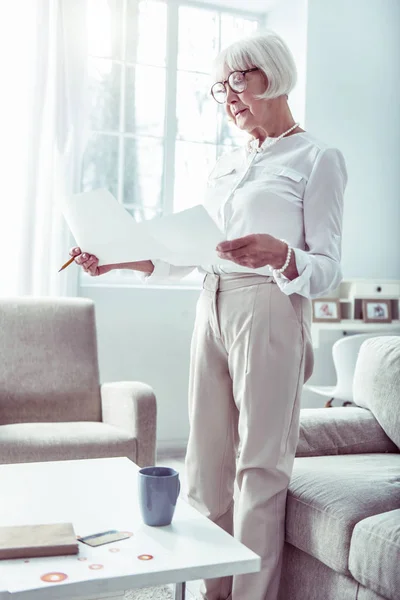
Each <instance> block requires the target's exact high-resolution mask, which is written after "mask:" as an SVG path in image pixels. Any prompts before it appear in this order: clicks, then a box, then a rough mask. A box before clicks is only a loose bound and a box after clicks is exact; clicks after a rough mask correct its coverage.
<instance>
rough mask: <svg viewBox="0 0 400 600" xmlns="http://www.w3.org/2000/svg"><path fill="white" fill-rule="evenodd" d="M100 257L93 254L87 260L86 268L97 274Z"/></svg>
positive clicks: (92, 273)
mask: <svg viewBox="0 0 400 600" xmlns="http://www.w3.org/2000/svg"><path fill="white" fill-rule="evenodd" d="M98 262H99V261H98V259H97V257H96V256H91V257H90V258H89V260H87V261H86V262H85V269H86V270H87V271H88V272H89V273H90V274H91V275H95V274H96V272H97V263H98Z"/></svg>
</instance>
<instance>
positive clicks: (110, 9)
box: [87, 0, 123, 58]
mask: <svg viewBox="0 0 400 600" xmlns="http://www.w3.org/2000/svg"><path fill="white" fill-rule="evenodd" d="M122 7H123V2H122V1H121V0H89V3H88V21H87V23H88V25H87V27H88V47H89V54H91V55H93V56H105V57H108V58H121V39H122Z"/></svg>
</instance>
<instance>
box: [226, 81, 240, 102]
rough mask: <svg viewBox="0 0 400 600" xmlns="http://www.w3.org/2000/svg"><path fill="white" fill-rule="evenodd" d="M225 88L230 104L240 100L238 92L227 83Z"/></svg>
mask: <svg viewBox="0 0 400 600" xmlns="http://www.w3.org/2000/svg"><path fill="white" fill-rule="evenodd" d="M225 89H226V101H227V103H228V104H231V103H232V102H235V101H236V102H237V101H238V100H239V97H238V95H237V94H236V92H233V91H232V90H231V88H230V87H229V85H228V84H227V83H226V84H225Z"/></svg>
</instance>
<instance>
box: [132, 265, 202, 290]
mask: <svg viewBox="0 0 400 600" xmlns="http://www.w3.org/2000/svg"><path fill="white" fill-rule="evenodd" d="M151 262H152V263H153V265H154V271H153V272H152V273H141V272H140V271H136V275H137V276H138V277H139V279H140V281H142V283H149V284H150V283H151V284H153V283H154V284H157V283H165V282H167V281H171V280H175V281H176V280H179V279H183V278H184V277H186V275H189V273H191V272H192V271H193V270H194V269H195V268H196V267H178V266H175V265H171V264H170V263H168V262H165V261H163V260H152V261H151Z"/></svg>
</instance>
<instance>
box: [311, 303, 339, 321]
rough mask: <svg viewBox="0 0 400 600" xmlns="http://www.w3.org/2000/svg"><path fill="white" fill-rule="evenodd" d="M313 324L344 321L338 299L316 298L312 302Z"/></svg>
mask: <svg viewBox="0 0 400 600" xmlns="http://www.w3.org/2000/svg"><path fill="white" fill-rule="evenodd" d="M312 320H313V323H339V321H341V320H342V316H341V310H340V300H339V299H338V298H314V299H313V301H312Z"/></svg>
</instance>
